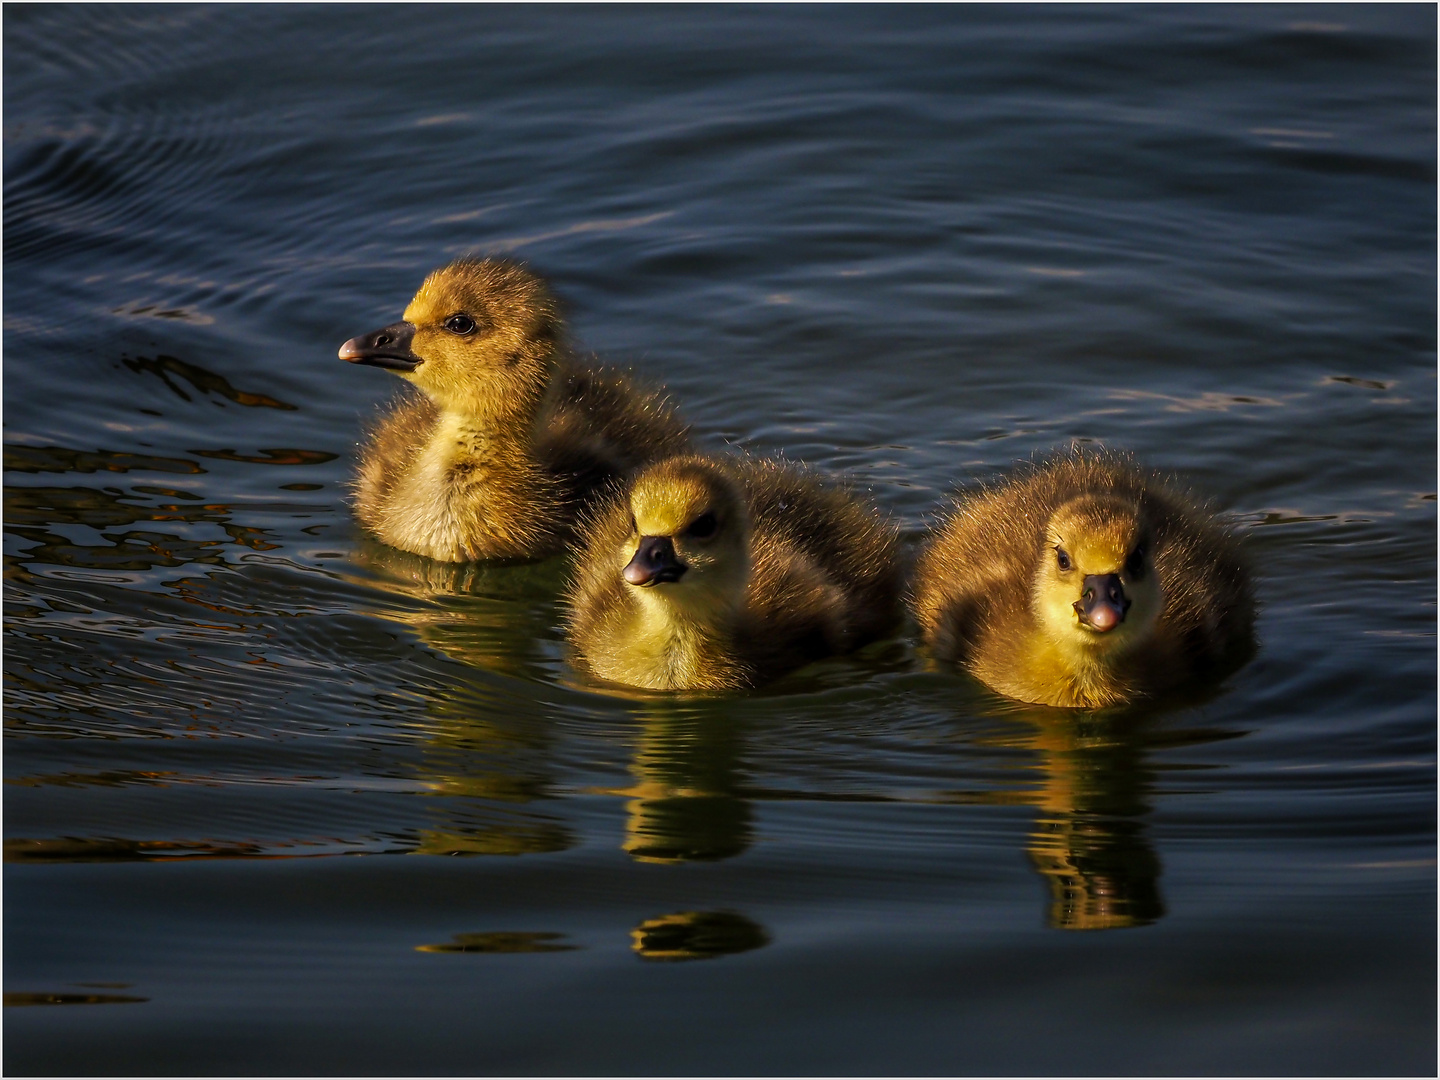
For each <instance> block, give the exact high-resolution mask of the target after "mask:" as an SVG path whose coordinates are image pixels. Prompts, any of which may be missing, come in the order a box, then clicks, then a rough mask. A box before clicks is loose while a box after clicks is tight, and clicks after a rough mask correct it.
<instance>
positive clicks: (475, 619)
mask: <svg viewBox="0 0 1440 1080" xmlns="http://www.w3.org/2000/svg"><path fill="white" fill-rule="evenodd" d="M352 558H353V559H354V562H355V564H356V566H357V567H358V568H359V569H360V570H361V571H362V574H360V575H357V577H356V580H357V582H358V583H359V584H362V585H363V586H365V587H366V588H370V589H380V590H382V591H384V592H387V593H389V594H391V595H392V596H395V597H397V598H400V599H401V600H402V606H400V607H398V608H397V609H394V610H390V611H377V612H375V614H377V615H380V616H381V617H383V618H388V619H393V620H396V621H399V622H402V623H404V624H405V625H406V626H408V627H410V629H412V630H413V631H414V632H415V633H416V635H417V636H418V637H419V638H420V640H421V641H423V642H424V643H425V644H426V645H428V646H430V647H431V648H433V649H435V650H436V651H437V652H440V653H443V654H445V655H446V656H449V657H450V658H451V659H454V660H458V661H460V662H461V663H463V664H466V665H468V666H470V667H474V668H481V669H484V670H487V671H496V672H503V673H505V674H507V675H514V676H518V677H521V678H534V677H536V674H537V668H539V667H540V666H542V665H543V664H544V663H545V662H546V661H547V660H549V659H550V658H551V657H550V655H549V653H547V651H546V647H547V642H549V643H556V635H555V631H554V625H555V622H556V619H555V598H556V594H557V590H558V588H559V586H558V581H559V579H560V578H561V576H562V575H561V573H560V570H559V566H560V563H559V560H554V559H552V560H547V561H545V562H539V563H524V564H512V565H504V564H500V563H444V562H437V561H435V560H434V559H427V558H425V557H424V556H423V555H414V554H412V553H410V552H408V551H400V550H398V549H397V548H392V547H389V546H387V545H385V544H382V543H379V542H378V541H376V540H374V539H371V538H370V537H361V538H360V539H359V540H357V542H356V544H355V547H354V550H353V552H352ZM553 650H554V651H558V643H556V644H554V645H553Z"/></svg>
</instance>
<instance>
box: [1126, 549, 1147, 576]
mask: <svg viewBox="0 0 1440 1080" xmlns="http://www.w3.org/2000/svg"><path fill="white" fill-rule="evenodd" d="M1125 574H1126V576H1127V577H1129V578H1130V580H1131V581H1139V580H1140V579H1141V578H1143V577H1144V576H1145V549H1144V548H1143V547H1137V548H1136V549H1135V550H1134V551H1132V552H1130V557H1129V558H1127V559H1126V560H1125Z"/></svg>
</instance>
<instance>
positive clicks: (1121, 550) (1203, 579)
mask: <svg viewBox="0 0 1440 1080" xmlns="http://www.w3.org/2000/svg"><path fill="white" fill-rule="evenodd" d="M912 604H913V608H914V612H915V616H916V618H917V619H918V620H919V622H920V625H921V628H922V630H923V632H924V635H925V640H926V642H927V643H928V644H929V646H930V648H931V650H932V651H933V653H934V655H935V656H936V657H937V658H939V659H941V660H950V661H954V662H956V663H958V664H961V665H962V666H964V667H965V668H967V669H968V670H969V671H970V672H971V673H972V674H974V675H975V676H976V678H978V679H980V681H981V682H983V683H985V684H986V685H987V686H989V687H990V688H991V689H993V690H996V691H998V692H999V693H1002V694H1005V695H1007V696H1009V697H1012V698H1017V699H1019V700H1020V701H1028V702H1035V703H1037V704H1042V705H1058V706H1068V707H1085V708H1099V707H1103V706H1107V705H1118V704H1121V703H1124V702H1128V701H1132V700H1134V699H1136V698H1140V697H1145V696H1151V695H1155V694H1159V693H1161V692H1163V691H1166V690H1170V689H1173V688H1175V687H1178V686H1180V685H1182V684H1184V683H1188V682H1191V681H1193V680H1195V679H1198V678H1202V677H1205V676H1207V675H1208V676H1211V677H1216V676H1218V675H1220V674H1223V673H1224V672H1225V671H1226V670H1227V669H1229V668H1232V667H1234V666H1236V665H1238V664H1239V663H1241V662H1243V660H1244V659H1245V658H1246V657H1247V656H1248V655H1249V653H1250V651H1251V649H1252V648H1253V638H1252V625H1253V622H1254V610H1255V605H1254V600H1253V596H1252V593H1251V587H1250V581H1249V576H1248V574H1247V572H1246V570H1245V567H1244V563H1243V561H1242V559H1241V556H1240V552H1239V547H1238V545H1237V543H1236V542H1235V540H1234V539H1233V538H1232V537H1231V536H1230V535H1229V534H1228V533H1227V532H1226V531H1225V530H1224V528H1222V527H1221V526H1220V525H1219V524H1218V523H1217V522H1216V521H1214V520H1213V518H1212V517H1211V516H1210V515H1209V514H1208V513H1207V512H1206V511H1205V510H1204V509H1203V508H1201V507H1199V506H1197V505H1195V504H1194V503H1192V502H1190V501H1189V500H1187V499H1186V498H1185V497H1184V496H1183V495H1181V494H1179V493H1178V492H1176V491H1174V490H1173V489H1171V488H1169V487H1167V486H1166V485H1165V484H1164V483H1163V482H1162V481H1161V480H1160V479H1159V478H1158V477H1157V476H1154V475H1151V474H1148V473H1145V472H1143V471H1141V470H1140V469H1138V468H1137V467H1135V466H1134V465H1133V464H1131V463H1130V462H1129V461H1127V460H1126V459H1124V458H1121V457H1117V456H1112V455H1107V454H1095V453H1084V454H1082V453H1071V454H1068V455H1065V456H1063V457H1059V458H1056V459H1054V460H1052V461H1050V462H1048V463H1045V464H1043V465H1040V466H1038V467H1036V468H1034V469H1032V470H1030V471H1029V472H1028V473H1027V474H1025V475H1022V476H1020V477H1018V478H1016V479H1013V480H1011V481H1009V482H1008V483H1005V484H1002V485H1000V486H999V487H997V488H994V489H992V490H985V491H981V492H978V493H975V494H973V495H969V496H964V497H962V498H961V499H960V500H959V501H958V503H957V505H956V506H955V508H954V510H953V512H952V513H951V514H950V515H949V517H948V518H947V519H946V520H945V521H944V522H943V523H942V524H941V526H940V528H939V529H938V530H937V533H936V535H935V537H934V539H933V540H932V541H931V542H930V544H929V545H928V546H927V548H926V549H925V551H924V552H923V553H922V555H921V557H920V559H919V562H918V565H917V568H916V574H915V585H914V589H913V597H912Z"/></svg>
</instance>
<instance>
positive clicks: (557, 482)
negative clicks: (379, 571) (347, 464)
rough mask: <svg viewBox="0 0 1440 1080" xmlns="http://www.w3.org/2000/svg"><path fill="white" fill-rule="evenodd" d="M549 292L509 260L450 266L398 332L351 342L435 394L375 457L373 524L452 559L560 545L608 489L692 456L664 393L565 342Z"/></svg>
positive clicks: (374, 449)
mask: <svg viewBox="0 0 1440 1080" xmlns="http://www.w3.org/2000/svg"><path fill="white" fill-rule="evenodd" d="M562 330H563V328H562V323H561V318H560V313H559V310H558V305H557V304H556V301H555V299H554V297H553V296H552V295H551V293H550V291H549V289H547V288H546V286H545V283H544V282H542V281H541V280H540V279H539V278H538V277H536V276H535V275H534V274H532V273H530V272H529V271H528V270H526V269H525V268H523V267H522V266H519V265H517V264H515V263H512V262H507V261H504V260H498V259H481V260H474V259H463V260H460V261H458V262H454V263H451V264H450V265H449V266H445V267H442V268H441V269H439V270H436V271H435V272H434V273H432V274H431V275H430V276H429V277H427V278H426V279H425V282H424V284H423V285H421V286H420V291H419V292H417V293H416V294H415V298H414V299H413V300H411V301H410V305H409V307H407V308H406V309H405V313H404V316H403V321H401V322H398V323H392V324H391V325H389V326H386V327H382V328H381V329H379V330H375V331H373V332H371V333H369V334H365V335H363V336H361V337H357V338H352V339H351V340H349V341H347V342H346V343H345V344H344V345H342V346H341V347H340V358H341V359H342V360H348V361H350V362H351V363H352V364H368V365H370V366H372V367H379V368H385V369H386V370H389V371H393V372H395V373H396V374H397V375H399V376H400V377H401V378H403V379H405V380H406V381H408V382H409V383H411V384H412V385H413V386H415V387H417V388H418V389H419V390H420V391H421V392H422V393H421V394H420V395H413V394H412V395H405V396H403V397H402V398H401V399H400V400H399V401H398V402H397V403H396V404H395V405H394V406H393V407H392V408H391V409H390V411H389V412H388V413H387V414H386V415H385V416H383V417H382V418H381V419H380V421H379V422H378V424H377V425H376V426H375V428H374V429H373V430H372V431H371V432H370V433H369V437H368V439H367V442H366V444H365V446H364V447H363V449H362V451H361V454H360V461H359V468H358V471H357V476H356V479H355V484H354V494H355V510H356V516H357V517H359V519H360V522H361V524H363V525H364V526H365V527H366V528H367V529H369V530H370V531H371V532H372V533H374V534H375V535H376V536H377V537H378V538H379V539H381V540H383V541H384V542H385V543H387V544H389V545H391V546H392V547H397V548H401V549H402V550H405V551H411V552H415V553H416V554H419V555H425V556H428V557H430V558H432V559H438V560H441V561H444V562H469V561H472V560H477V559H534V558H540V557H543V556H545V555H548V554H551V553H553V552H555V551H556V550H558V549H559V548H560V547H561V546H562V545H563V544H564V543H565V542H566V541H567V540H568V539H569V538H570V536H571V534H572V532H573V527H574V524H575V521H576V519H577V517H578V516H579V515H580V514H581V513H582V512H583V511H584V509H585V507H586V506H587V504H588V503H589V502H591V501H593V500H594V499H595V498H596V497H597V496H598V494H599V493H600V492H601V491H603V490H605V489H606V487H607V485H609V484H611V483H613V482H615V481H617V480H618V479H619V478H622V477H624V476H626V475H628V474H629V473H630V472H632V471H633V470H634V469H636V468H637V467H639V466H641V465H644V464H646V463H647V462H650V461H653V460H657V459H659V458H662V457H667V456H669V455H672V454H675V453H682V452H684V451H686V450H688V449H689V446H690V440H689V434H688V432H687V430H686V428H685V425H684V424H683V423H682V422H681V421H680V420H679V419H678V418H677V416H676V415H675V413H674V412H673V411H672V410H671V409H670V407H669V406H668V405H667V404H666V403H665V401H664V400H663V398H662V397H661V396H660V395H658V394H655V393H653V392H651V391H648V390H643V389H641V388H639V387H637V386H636V385H635V384H633V383H632V382H631V381H630V380H629V379H627V378H626V377H625V376H623V375H621V374H619V373H617V372H612V371H603V370H587V369H584V368H582V367H580V366H579V365H578V364H576V363H575V361H574V359H573V357H572V356H571V354H570V353H569V351H568V350H567V349H566V348H565V346H564V344H563V334H562Z"/></svg>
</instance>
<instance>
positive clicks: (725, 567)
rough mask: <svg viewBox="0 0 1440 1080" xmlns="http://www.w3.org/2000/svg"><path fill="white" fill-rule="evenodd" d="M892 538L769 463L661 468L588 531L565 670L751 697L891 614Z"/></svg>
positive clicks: (876, 631) (572, 596)
mask: <svg viewBox="0 0 1440 1080" xmlns="http://www.w3.org/2000/svg"><path fill="white" fill-rule="evenodd" d="M897 556H898V534H897V530H896V529H895V528H894V526H893V525H891V524H890V523H888V522H886V521H884V520H883V519H881V518H880V517H879V516H878V515H877V514H876V513H875V512H874V511H873V510H871V509H869V508H867V507H865V506H863V505H862V504H861V503H859V502H857V501H856V500H855V499H854V498H852V497H851V496H850V495H849V494H847V493H846V492H844V491H841V490H838V489H835V488H831V487H827V486H825V485H823V484H821V483H820V482H819V481H817V480H816V479H815V478H814V477H813V476H812V475H811V474H810V473H808V472H807V471H805V470H803V469H800V468H796V467H794V466H790V465H784V464H780V463H777V462H773V461H753V460H741V461H724V462H722V461H717V460H711V459H707V458H701V457H679V458H672V459H670V460H667V461H662V462H659V463H657V464H654V465H651V466H650V467H649V468H647V469H646V470H644V471H643V472H641V473H640V474H639V475H638V476H637V477H636V478H635V481H634V483H633V484H632V486H631V488H630V490H629V491H628V492H627V493H626V494H625V496H624V497H623V498H621V499H619V500H617V501H616V502H614V503H613V504H612V505H611V506H610V507H609V508H608V509H607V510H606V511H605V512H604V513H603V514H602V515H600V516H599V517H598V519H597V520H596V522H595V524H594V527H593V529H592V530H591V532H590V537H589V540H588V542H587V544H586V547H585V551H584V553H583V555H582V556H581V558H580V560H579V563H578V565H577V567H576V571H575V578H574V581H573V583H572V585H571V588H570V592H569V595H568V598H567V600H568V605H569V614H568V620H567V622H568V631H569V639H570V642H571V644H572V646H573V647H574V650H575V653H576V660H577V663H579V664H580V665H582V666H583V667H586V668H588V669H589V670H590V671H591V672H592V673H593V674H595V675H596V676H598V677H600V678H602V679H606V680H609V681H611V682H617V683H625V684H627V685H630V686H640V687H646V688H649V689H654V690H732V689H737V688H741V687H747V686H754V685H756V684H758V683H760V682H763V681H765V680H767V679H770V678H773V677H775V676H777V675H779V674H782V673H783V672H785V671H787V670H789V669H791V668H794V667H798V666H800V665H802V664H805V663H808V662H809V661H812V660H816V659H819V658H820V657H823V656H827V655H829V654H832V653H841V652H846V651H849V650H850V649H853V648H855V647H857V646H859V645H861V644H863V643H864V642H866V641H869V640H871V639H873V638H875V637H878V636H879V635H881V634H883V633H885V632H886V631H887V630H889V629H890V628H891V627H892V626H893V625H894V624H895V622H896V620H897V618H898V617H899V591H900V569H899V565H898V560H897Z"/></svg>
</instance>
